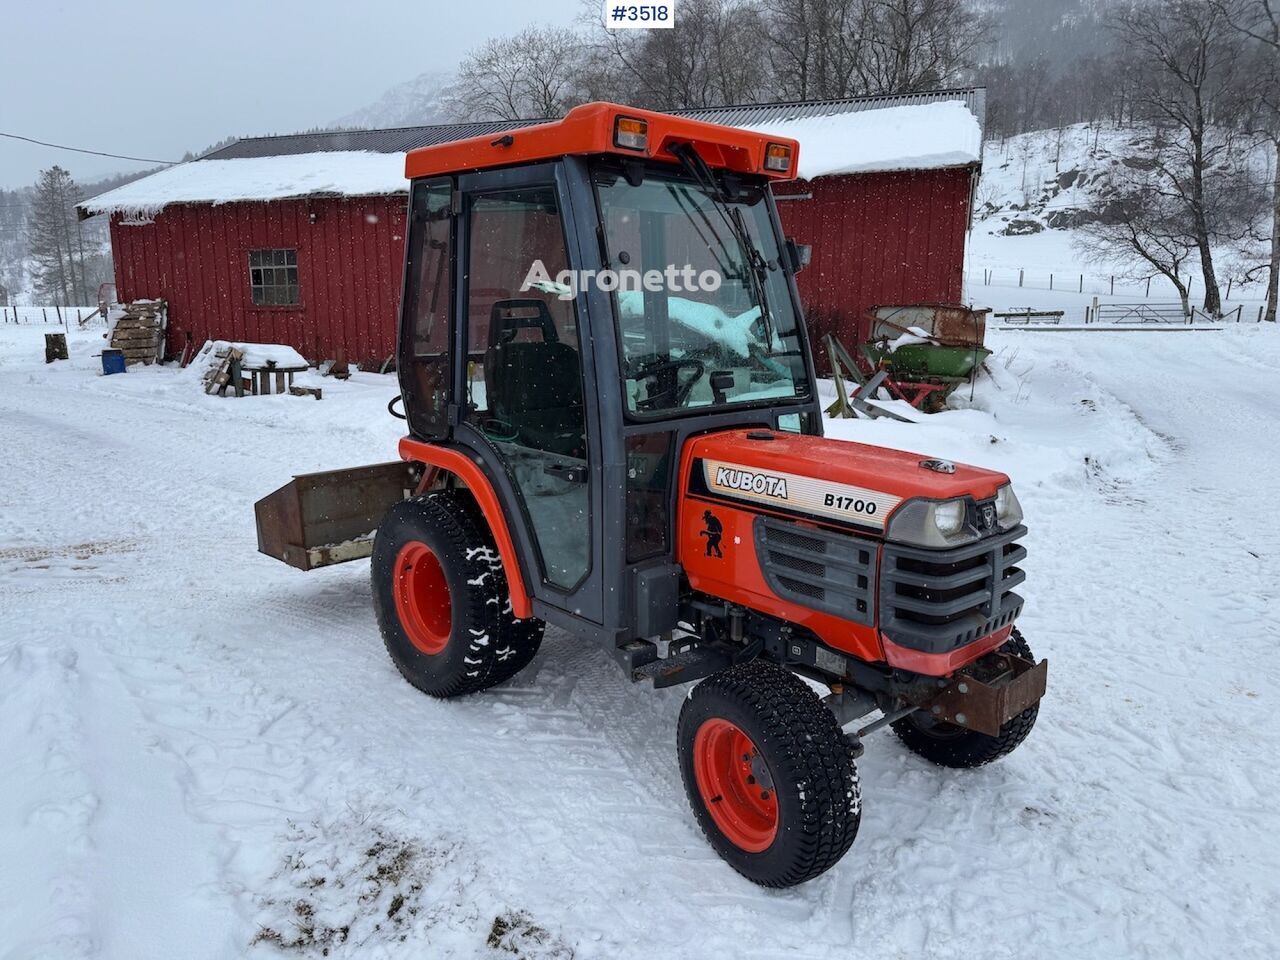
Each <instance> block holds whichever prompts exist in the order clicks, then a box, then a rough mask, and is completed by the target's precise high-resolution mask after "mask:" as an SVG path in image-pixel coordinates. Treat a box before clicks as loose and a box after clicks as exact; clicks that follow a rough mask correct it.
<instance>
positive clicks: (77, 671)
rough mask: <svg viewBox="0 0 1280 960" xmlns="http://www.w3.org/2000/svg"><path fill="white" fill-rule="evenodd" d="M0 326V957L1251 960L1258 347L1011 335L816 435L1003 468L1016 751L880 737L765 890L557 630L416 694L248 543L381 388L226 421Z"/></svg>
mask: <svg viewBox="0 0 1280 960" xmlns="http://www.w3.org/2000/svg"><path fill="white" fill-rule="evenodd" d="M46 329H48V328H43V327H39V326H30V327H12V326H10V327H7V328H3V327H0V411H2V413H0V437H2V438H3V453H4V456H3V459H2V460H0V731H3V732H4V737H3V743H4V749H3V750H2V751H0V783H2V784H4V789H2V790H0V857H2V858H3V862H4V864H5V867H4V869H3V870H2V871H0V958H4V960H11V958H12V960H18V958H21V960H28V958H57V960H71V958H78V957H95V958H127V960H136V958H140V957H148V958H149V957H183V958H191V960H199V958H232V957H242V956H248V957H263V958H270V957H275V956H282V955H289V956H300V957H319V956H322V955H326V953H325V951H327V955H328V956H331V957H352V956H359V957H422V956H430V957H433V958H443V957H477V956H478V957H484V956H492V957H512V956H519V957H529V958H547V957H556V958H567V957H570V956H573V957H577V958H609V960H614V958H632V957H634V958H641V957H643V958H649V957H681V958H683V957H688V958H696V960H702V958H707V957H714V956H725V955H733V956H747V957H760V958H775V957H782V956H795V957H806V958H815V960H816V958H828V957H830V958H847V957H851V956H857V957H863V958H894V960H897V958H917V957H937V958H952V957H954V958H969V957H973V956H983V957H993V958H1026V957H1037V958H1039V957H1073V958H1074V957H1090V958H1113V957H1114V958H1147V957H1149V958H1158V960H1168V958H1180V957H1186V958H1201V957H1204V956H1208V955H1211V954H1217V953H1219V952H1221V951H1223V950H1224V949H1225V950H1226V951H1228V952H1229V953H1230V954H1231V956H1233V957H1237V958H1269V957H1273V956H1274V955H1275V946H1276V944H1277V943H1278V942H1280V844H1277V842H1276V836H1277V835H1278V832H1280V812H1278V810H1277V806H1276V801H1275V798H1276V796H1277V793H1278V791H1280V773H1277V768H1276V764H1275V761H1274V754H1275V744H1276V743H1277V738H1280V711H1278V710H1277V698H1278V697H1280V667H1277V663H1276V649H1277V643H1278V641H1280V631H1278V629H1277V626H1276V624H1277V615H1278V614H1280V609H1277V601H1276V599H1275V594H1276V588H1277V585H1280V511H1277V510H1276V509H1275V506H1274V503H1273V501H1272V499H1271V498H1272V492H1271V488H1272V487H1274V477H1275V474H1276V470H1277V460H1280V450H1278V449H1277V445H1276V444H1275V442H1274V439H1272V437H1271V434H1272V433H1273V426H1274V423H1275V420H1276V418H1277V416H1280V377H1278V376H1277V373H1278V370H1280V336H1278V335H1277V333H1276V331H1275V330H1274V329H1273V328H1271V327H1269V326H1268V327H1258V326H1255V325H1248V326H1243V325H1242V326H1241V327H1239V328H1235V327H1233V328H1232V329H1229V330H1226V331H1224V332H1221V333H1189V334H1172V333H1170V334H1124V333H1106V332H1104V333H1088V334H1069V333H1038V332H1017V333H999V332H995V333H993V334H992V336H991V346H993V347H994V348H995V350H996V355H995V356H994V357H993V358H992V359H991V361H989V362H990V364H991V366H992V368H993V370H994V373H995V376H994V378H993V379H992V380H991V381H987V382H983V383H980V384H979V385H977V387H975V389H974V390H973V391H972V395H970V393H969V392H968V391H965V392H964V393H963V394H962V395H961V396H960V397H957V398H956V403H957V405H958V407H959V409H955V410H952V411H948V412H946V413H943V414H940V415H937V416H934V417H931V418H928V420H927V422H925V423H921V424H918V425H900V424H894V423H886V422H880V421H876V422H870V423H866V422H860V421H841V422H838V423H833V424H832V425H831V431H832V432H833V433H836V434H839V435H841V436H847V437H851V438H857V439H859V440H866V441H870V442H875V443H885V444H891V445H895V446H902V447H906V448H908V449H913V450H918V451H922V452H928V453H931V454H936V455H940V456H946V457H952V458H955V459H961V460H968V461H972V462H976V463H979V464H982V465H986V466H991V467H995V468H999V469H1002V470H1006V471H1008V472H1009V473H1010V474H1011V475H1012V476H1013V478H1014V482H1015V484H1016V487H1017V489H1018V491H1019V494H1020V496H1021V499H1022V502H1023V505H1024V507H1025V509H1026V513H1027V518H1028V524H1029V526H1030V530H1031V532H1030V534H1029V538H1028V547H1029V551H1030V556H1029V559H1028V561H1027V569H1028V574H1029V579H1028V582H1027V585H1026V590H1025V593H1026V596H1027V598H1028V605H1027V610H1026V613H1025V616H1024V617H1023V620H1022V626H1023V628H1024V630H1025V632H1026V634H1027V636H1028V638H1029V640H1030V642H1031V644H1032V646H1033V648H1034V649H1035V650H1036V652H1037V653H1038V654H1039V655H1041V656H1046V657H1048V659H1049V661H1050V664H1051V667H1050V689H1049V696H1048V698H1047V699H1046V700H1045V702H1044V705H1043V709H1042V710H1041V713H1040V720H1039V724H1038V726H1037V728H1036V730H1035V732H1034V733H1033V735H1032V736H1031V738H1030V739H1029V740H1028V742H1027V743H1026V744H1025V745H1024V746H1023V747H1022V748H1020V749H1019V750H1018V751H1017V752H1016V753H1014V754H1013V755H1012V756H1010V757H1008V758H1006V759H1005V760H1004V761H1002V762H1000V763H998V764H996V765H993V766H991V767H987V768H983V769H980V770H976V771H961V772H956V771H946V770H942V769H938V768H934V767H930V766H928V765H927V764H925V763H924V762H923V761H921V760H920V759H918V758H916V757H915V756H913V755H911V754H909V753H908V752H907V751H906V750H905V749H904V748H903V747H901V746H900V745H899V744H898V743H897V742H896V741H895V740H894V738H893V737H892V736H891V735H889V734H887V733H886V734H879V735H877V736H876V737H874V738H873V739H871V740H870V741H869V742H868V744H867V752H866V755H865V756H864V757H863V758H862V760H861V761H860V768H861V771H862V776H863V795H864V798H865V806H864V816H863V821H862V829H861V833H860V836H859V837H858V840H857V842H856V844H855V845H854V848H853V850H852V851H851V853H850V854H849V856H847V857H846V858H845V859H844V861H843V862H841V863H840V864H839V865H838V866H837V867H836V868H835V869H833V870H832V871H830V872H829V873H828V874H826V875H824V876H823V877H821V878H819V879H818V880H816V881H814V882H812V883H810V884H808V885H806V886H803V887H800V888H796V889H792V890H787V891H781V892H771V891H766V890H762V889H759V888H757V887H754V886H753V885H751V884H749V883H747V882H746V881H745V880H742V879H741V878H739V877H738V876H737V875H736V874H734V873H733V872H732V871H731V870H730V869H729V868H728V867H727V866H725V865H724V864H723V863H722V862H721V861H720V860H719V859H718V858H717V857H716V856H715V855H714V853H713V852H712V851H711V849H710V848H709V847H708V846H707V845H706V843H705V842H704V841H703V839H702V837H701V836H700V834H699V832H698V829H697V827H696V826H695V824H694V822H693V819H692V817H691V815H690V813H689V811H688V808H687V804H686V801H685V798H684V795H683V791H682V788H681V785H680V778H679V773H678V771H677V766H676V760H675V720H676V715H677V712H678V710H679V705H680V701H681V698H682V696H683V695H684V691H682V690H680V689H675V690H667V691H658V692H654V691H652V690H649V689H647V688H643V687H639V686H633V685H632V684H630V683H629V682H627V681H626V680H625V679H624V677H623V675H622V673H621V671H620V670H619V669H618V668H617V666H616V665H615V664H614V662H613V660H612V659H611V657H610V656H609V655H608V654H606V653H605V652H604V651H601V650H599V649H595V648H593V647H590V646H587V645H584V644H582V643H580V642H579V641H576V640H574V639H573V638H571V637H569V636H567V635H565V634H562V633H559V632H554V631H553V632H551V633H550V634H549V636H548V638H547V641H546V643H545V644H544V646H543V649H542V651H541V652H540V653H539V655H538V657H537V659H536V660H535V661H534V663H533V665H532V666H531V667H530V668H529V669H528V670H527V671H526V672H525V673H524V674H522V675H521V676H519V677H518V678H516V679H515V680H514V681H513V682H512V683H510V684H507V685H506V686H504V687H501V688H498V689H495V690H492V691H489V692H486V693H484V694H481V695H479V696H476V697H473V698H469V699H465V700H461V701H456V702H448V703H444V702H438V701H434V700H431V699H429V698H426V697H424V696H421V695H420V694H418V693H417V692H416V691H414V690H413V689H412V688H411V687H410V686H409V685H408V684H406V683H405V682H404V681H403V680H402V679H400V677H399V676H398V674H397V673H396V671H395V669H394V668H393V667H392V665H391V663H390V661H389V660H388V658H387V657H386V656H385V654H384V652H383V650H382V645H381V641H380V639H379V637H378V632H377V628H376V626H375V624H374V621H373V615H372V611H371V606H370V595H369V582H368V568H367V564H366V563H363V562H360V563H352V564H345V565H341V566H338V567H334V568H330V569H325V570H320V571H315V572H313V573H310V574H303V573H300V572H298V571H295V570H292V569H290V568H287V567H285V566H283V565H281V564H279V563H277V562H275V561H273V560H270V559H268V558H266V557H264V556H261V555H259V554H258V553H257V552H256V550H255V541H254V531H253V513H252V509H251V508H252V504H253V501H254V500H255V499H257V498H258V497H261V496H262V495H264V494H266V493H268V492H269V491H271V490H272V489H274V488H275V487H276V486H277V485H279V484H280V483H283V482H284V481H286V480H287V479H288V477H289V475H290V474H291V473H295V472H303V471H308V470H320V469H327V468H332V467H338V466H345V465H351V464H357V463H364V462H373V461H377V460H383V459H388V458H390V457H392V456H393V455H394V454H393V451H394V444H395V441H396V439H397V437H398V435H399V429H398V428H399V423H398V421H394V420H392V419H391V418H390V417H388V416H387V415H386V413H385V411H384V404H385V402H386V400H387V398H388V397H390V396H391V395H392V394H393V393H394V392H395V386H394V381H393V380H392V379H391V378H386V377H380V376H377V375H374V374H363V373H360V374H356V375H355V376H353V377H352V379H351V380H350V381H347V382H346V383H338V382H331V381H326V382H325V399H324V400H323V401H322V402H320V403H316V402H315V401H311V400H302V399H298V398H293V397H287V396H284V397H276V396H273V397H257V398H246V399H241V400H236V399H218V398H212V397H207V396H205V395H203V394H202V393H201V392H200V391H199V389H198V388H197V387H196V386H195V385H194V384H193V383H192V382H191V380H190V378H189V377H186V376H184V375H182V374H181V373H180V372H178V371H175V370H174V369H172V368H154V367H153V368H143V369H138V368H134V369H131V370H130V372H129V373H127V374H125V375H122V376H113V377H102V376H100V375H99V373H98V360H97V359H96V358H95V357H94V356H92V354H93V352H95V351H96V350H98V349H100V346H101V339H100V333H98V334H89V333H79V332H75V331H73V332H72V334H71V338H70V341H71V350H72V357H73V359H72V360H71V361H70V362H69V363H57V364H53V365H50V366H45V365H44V364H43V362H42V360H43V337H42V334H43V333H44V332H45V330H46Z"/></svg>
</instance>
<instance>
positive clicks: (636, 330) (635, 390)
mask: <svg viewBox="0 0 1280 960" xmlns="http://www.w3.org/2000/svg"><path fill="white" fill-rule="evenodd" d="M595 180H596V189H597V192H598V194H599V198H600V213H601V219H602V221H603V224H604V233H605V245H606V257H607V261H608V262H607V263H606V264H605V266H606V267H609V268H611V269H612V270H614V271H617V272H618V274H619V289H618V290H617V292H616V293H615V294H614V296H615V297H616V302H617V315H618V327H619V339H620V341H621V344H622V367H623V377H624V380H625V389H626V399H627V409H628V410H629V411H630V412H631V413H633V414H639V415H656V414H664V413H671V412H683V411H686V410H689V409H691V408H701V407H715V406H726V405H732V404H742V403H750V402H752V401H761V400H770V399H778V398H782V399H796V398H801V397H807V396H808V395H809V384H808V380H807V377H806V372H805V365H804V357H803V353H802V351H801V346H800V336H799V331H798V325H799V318H798V317H797V315H796V310H795V306H794V304H793V303H792V300H791V293H790V290H789V287H788V284H787V278H786V275H785V273H784V272H783V269H782V267H781V265H780V260H781V258H780V255H779V251H778V242H777V236H776V234H775V232H774V230H773V226H772V224H771V222H770V219H769V205H768V203H767V202H766V200H765V196H764V188H763V187H762V186H760V185H757V184H744V185H742V186H740V187H738V189H737V190H735V191H732V198H731V199H727V200H721V199H720V198H719V197H718V196H716V195H714V194H712V193H709V192H708V190H707V189H704V188H703V187H702V186H699V185H698V184H697V183H696V182H694V180H693V179H692V178H691V177H689V176H687V175H685V174H682V173H679V172H671V173H668V172H661V173H658V172H654V171H648V172H647V174H646V176H645V178H644V181H643V183H641V184H640V185H638V186H635V185H632V184H631V183H629V182H628V181H627V179H626V178H625V177H624V176H623V175H622V174H621V173H618V172H616V170H608V169H602V170H599V171H597V173H596V177H595ZM740 237H741V238H743V240H745V241H746V244H745V249H744V243H743V242H742V241H740V239H739V238H740ZM753 247H754V250H753V249H752V248H753ZM657 274H661V275H662V276H661V279H659V277H658V276H657ZM629 280H630V282H628V281H629Z"/></svg>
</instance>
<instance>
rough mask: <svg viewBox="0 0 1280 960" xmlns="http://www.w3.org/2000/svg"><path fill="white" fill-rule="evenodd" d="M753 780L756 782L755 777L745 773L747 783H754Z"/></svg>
mask: <svg viewBox="0 0 1280 960" xmlns="http://www.w3.org/2000/svg"><path fill="white" fill-rule="evenodd" d="M755 782H756V778H755V777H753V776H752V775H751V774H747V783H755Z"/></svg>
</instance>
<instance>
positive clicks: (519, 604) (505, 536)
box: [400, 437, 533, 620]
mask: <svg viewBox="0 0 1280 960" xmlns="http://www.w3.org/2000/svg"><path fill="white" fill-rule="evenodd" d="M400 459H401V460H416V461H418V462H419V463H425V464H427V465H428V466H432V467H438V468H439V469H441V470H447V471H448V472H449V473H452V474H453V475H454V476H456V477H457V478H458V479H459V480H461V481H462V482H463V483H465V484H466V485H467V489H468V490H470V491H471V495H472V496H473V497H475V498H476V503H477V504H479V506H480V512H481V513H483V514H484V519H485V522H486V523H488V524H489V531H490V532H491V533H492V534H493V539H494V542H495V543H496V544H497V545H498V556H499V557H501V558H502V569H503V571H504V572H505V573H506V575H507V586H508V587H509V588H510V590H511V612H512V613H513V614H515V615H516V616H517V617H519V618H520V619H522V620H523V619H527V618H528V617H532V616H533V602H532V601H531V600H530V599H529V591H528V590H527V589H525V584H524V576H523V574H522V573H521V571H520V561H519V559H518V558H517V557H516V546H515V542H514V541H513V540H512V539H511V530H510V529H509V528H508V527H507V518H506V515H505V514H504V513H503V512H502V505H501V504H500V503H499V502H498V495H497V494H496V493H495V492H494V490H493V484H491V483H490V482H489V478H488V477H486V476H485V475H484V471H483V470H481V469H480V465H479V464H478V463H476V461H474V460H472V459H471V458H470V457H468V456H467V455H466V454H464V453H460V452H459V451H457V450H452V449H450V448H448V447H440V446H436V445H435V444H432V443H423V442H422V441H421V440H414V439H413V438H412V437H405V438H403V439H402V440H401V441H400Z"/></svg>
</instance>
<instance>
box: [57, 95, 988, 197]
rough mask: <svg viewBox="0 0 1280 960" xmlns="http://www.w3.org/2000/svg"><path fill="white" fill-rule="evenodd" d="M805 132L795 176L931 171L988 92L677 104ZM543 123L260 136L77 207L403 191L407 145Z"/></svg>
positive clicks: (960, 150)
mask: <svg viewBox="0 0 1280 960" xmlns="http://www.w3.org/2000/svg"><path fill="white" fill-rule="evenodd" d="M673 112H674V113H677V114H678V115H681V116H687V117H692V118H694V119H697V120H707V121H710V122H713V123H725V124H730V125H733V126H739V127H745V128H747V129H750V130H756V131H760V132H762V133H775V134H778V135H779V136H787V137H794V138H795V139H796V140H799V141H800V169H799V175H800V176H801V177H802V178H803V179H806V180H812V179H814V178H816V177H823V176H834V175H839V174H850V173H868V172H873V171H888V170H932V169H940V168H946V167H964V166H972V165H976V164H978V163H980V162H981V157H982V120H983V118H984V117H983V115H984V112H985V91H983V90H982V88H973V89H967V90H940V91H931V92H929V93H921V94H906V95H901V96H886V97H856V98H850V99H846V100H810V101H801V102H797V103H776V104H745V105H741V106H730V107H716V108H711V109H704V110H681V111H673ZM543 122H545V121H543V120H527V121H516V122H511V121H486V122H483V123H458V124H435V125H432V126H424V127H399V128H396V129H392V130H345V131H335V132H329V133H306V134H294V135H289V136H283V137H253V138H248V139H244V140H238V141H236V142H235V143H232V144H230V145H228V146H226V147H223V148H221V149H218V150H214V151H212V152H211V153H209V154H207V155H206V156H204V157H201V158H200V159H198V160H193V161H190V162H188V163H182V164H178V165H176V166H172V167H169V168H168V169H166V170H162V171H160V172H159V173H155V174H152V175H151V176H149V177H144V178H142V179H141V180H135V181H134V182H132V183H129V184H125V185H124V186H122V187H118V188H116V189H115V190H110V191H108V192H107V193H103V194H100V195H99V196H96V197H93V198H92V199H89V200H85V201H83V202H82V203H80V204H79V210H80V214H81V216H93V215H94V214H98V213H123V214H126V215H128V216H132V217H150V216H154V215H155V214H156V213H158V212H159V211H160V210H162V209H164V208H165V207H166V206H169V205H171V204H178V203H210V204H220V203H233V202H238V201H265V200H285V199H289V198H295V197H307V196H348V197H359V196H382V195H387V194H396V193H404V192H406V190H407V189H408V183H407V182H406V181H405V178H404V154H405V152H407V151H409V150H413V149H417V148H418V147H422V146H429V145H431V144H436V143H446V142H449V141H451V140H460V139H463V138H465V137H472V136H478V135H481V134H486V133H491V132H496V131H501V130H511V129H518V128H519V127H522V126H529V125H531V124H535V123H543Z"/></svg>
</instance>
